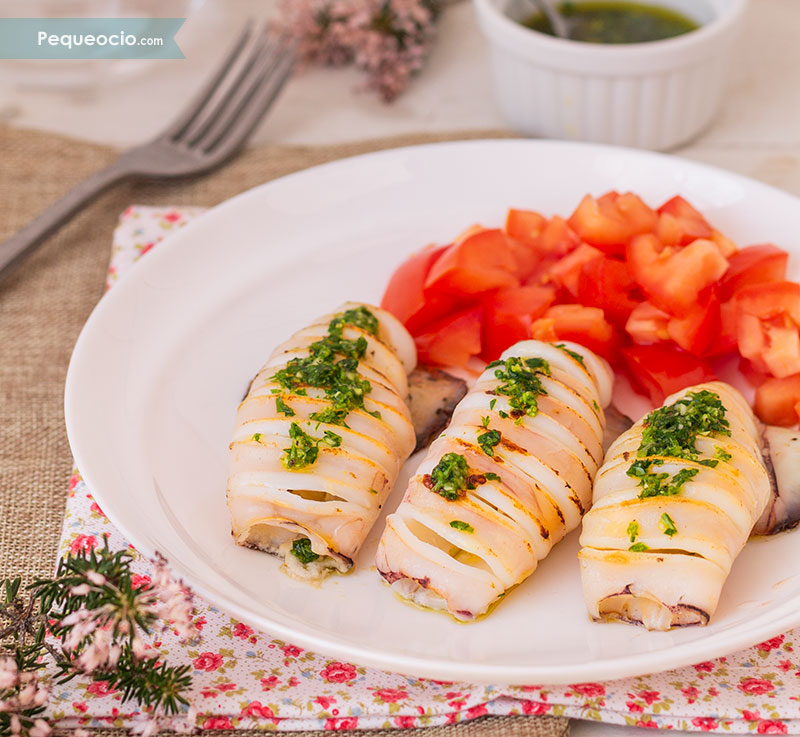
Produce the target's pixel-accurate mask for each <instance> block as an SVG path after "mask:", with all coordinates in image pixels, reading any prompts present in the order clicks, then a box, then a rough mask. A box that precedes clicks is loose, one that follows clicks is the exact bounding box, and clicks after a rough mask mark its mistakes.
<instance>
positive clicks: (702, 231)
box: [658, 196, 712, 246]
mask: <svg viewBox="0 0 800 737" xmlns="http://www.w3.org/2000/svg"><path fill="white" fill-rule="evenodd" d="M658 213H659V215H665V214H666V215H669V216H670V218H669V219H668V220H667V221H666V222H667V224H668V228H669V230H671V231H673V232H674V235H672V236H671V239H670V240H664V243H667V244H669V245H679V246H685V245H687V244H689V243H691V242H692V241H694V240H697V239H698V238H711V236H712V228H711V226H710V225H709V224H708V222H707V221H706V219H705V218H704V217H703V216H702V215H701V214H700V213H699V212H698V211H697V210H695V208H694V207H692V206H691V205H690V204H689V203H688V202H687V201H686V200H685V199H683V197H680V196H678V197H673V198H672V199H671V200H667V201H666V202H665V203H664V204H663V205H661V207H659V208H658ZM660 227H661V228H664V224H662V223H660ZM661 232H662V233H663V232H664V231H663V230H662V231H661ZM672 238H674V240H673V239H672Z"/></svg>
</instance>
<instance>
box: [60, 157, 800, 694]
mask: <svg viewBox="0 0 800 737" xmlns="http://www.w3.org/2000/svg"><path fill="white" fill-rule="evenodd" d="M609 189H617V190H620V191H624V190H632V191H634V192H637V193H639V194H640V195H642V196H643V197H644V198H645V200H647V201H649V202H650V203H652V204H657V203H660V202H662V201H663V200H665V199H667V198H668V197H671V196H672V195H674V194H675V193H680V194H683V195H684V196H686V197H687V198H688V199H689V200H690V201H691V202H692V203H694V204H695V205H696V206H698V207H699V208H700V209H701V210H702V211H703V212H704V213H705V214H706V215H707V216H708V217H709V218H710V220H711V222H713V223H714V224H715V225H716V226H717V227H718V228H720V229H721V230H722V231H724V232H725V233H727V234H730V235H731V237H733V238H734V239H736V240H737V241H738V242H740V243H742V244H749V243H757V242H764V241H773V242H775V243H778V244H780V245H782V246H783V247H785V248H789V249H791V250H793V251H797V250H798V249H800V228H799V227H798V224H799V223H800V221H798V212H800V202H798V200H796V199H794V198H793V197H790V196H789V195H787V194H784V193H782V192H779V191H777V190H774V189H771V188H769V187H766V186H765V185H762V184H759V183H756V182H753V181H750V180H747V179H744V178H742V177H739V176H734V175H732V174H729V173H726V172H723V171H719V170H715V169H711V168H708V167H705V166H701V165H698V164H693V163H690V162H687V161H682V160H680V159H676V158H670V157H667V156H661V155H658V154H651V153H644V152H637V151H628V150H624V149H616V148H609V147H603V146H595V145H581V144H572V143H555V142H546V141H481V142H468V143H449V144H441V145H432V146H421V147H414V148H406V149H399V150H394V151H387V152H383V153H377V154H371V155H367V156H361V157H357V158H353V159H348V160H345V161H340V162H336V163H333V164H328V165H325V166H321V167H318V168H315V169H311V170H308V171H305V172H301V173H299V174H294V175H292V176H289V177H285V178H283V179H280V180H278V181H275V182H272V183H270V184H266V185H264V186H261V187H257V188H256V189H253V190H251V191H249V192H245V193H244V194H242V195H240V196H238V197H235V198H233V199H232V200H229V201H228V202H226V203H224V204H222V205H220V206H219V207H216V208H214V209H213V210H211V211H210V212H208V213H207V214H205V215H203V216H202V217H201V218H199V219H198V220H196V221H195V222H193V223H191V224H189V225H188V226H187V227H186V228H184V229H182V230H180V231H179V232H177V233H175V234H174V235H172V236H171V237H170V238H169V240H168V241H167V242H165V243H164V244H163V245H162V246H160V247H159V248H158V249H156V250H155V251H154V252H153V253H152V254H150V255H148V256H147V258H145V259H144V260H143V261H142V262H141V263H140V264H139V265H137V266H136V268H135V269H134V270H133V272H132V273H131V274H130V275H129V276H127V277H125V278H123V279H122V280H121V281H120V283H119V284H118V285H117V286H115V287H114V289H113V290H111V292H109V294H108V295H107V296H105V297H104V298H103V299H102V301H101V302H100V304H99V305H98V307H97V309H96V310H95V311H94V313H93V314H92V316H91V318H90V319H89V321H88V322H87V324H86V327H85V328H84V331H83V333H82V334H81V336H80V339H79V340H78V344H77V346H76V348H75V353H74V355H73V358H72V362H71V364H70V369H69V376H68V379H67V389H66V416H67V429H68V432H69V438H70V443H71V445H72V449H73V451H74V454H75V458H76V460H77V463H78V466H79V468H80V469H81V471H82V473H83V475H84V477H85V479H86V481H87V483H88V484H89V487H90V488H91V489H92V491H93V493H94V494H95V496H96V498H97V500H98V502H99V504H100V506H101V507H102V508H103V510H104V511H105V512H106V513H107V514H108V515H109V517H110V518H111V520H112V521H113V522H114V523H115V524H116V525H117V527H118V528H119V529H120V530H121V531H122V532H123V533H124V534H125V535H126V536H127V538H128V539H129V540H130V541H131V542H132V543H133V544H134V545H135V546H136V547H137V548H138V549H139V550H141V551H143V552H144V553H146V554H153V553H154V552H155V551H160V552H161V553H163V554H164V555H165V556H166V557H167V558H168V559H169V562H170V564H171V565H172V566H173V568H174V570H175V571H176V572H177V573H178V574H180V575H181V576H183V577H185V579H186V580H187V581H188V582H189V583H190V584H191V585H192V586H193V587H194V588H195V590H197V591H198V592H199V593H201V594H202V595H203V596H205V597H206V598H207V599H208V600H209V601H211V602H213V603H214V604H216V605H218V606H220V607H223V608H224V609H226V610H228V611H229V612H230V613H231V614H232V615H234V616H235V617H238V618H239V619H241V620H243V621H245V622H247V623H249V624H251V625H253V626H255V627H259V628H261V629H263V630H265V631H267V632H269V633H270V634H273V635H276V636H278V637H281V638H285V639H287V640H289V641H292V642H295V643H297V644H298V645H302V646H303V647H306V648H310V649H313V650H316V651H319V652H323V653H327V654H329V655H331V656H333V657H336V658H339V659H344V660H351V661H355V662H357V663H361V664H364V665H371V666H375V667H379V668H384V669H386V670H394V671H399V672H403V673H407V674H410V675H416V676H427V677H432V678H440V679H447V680H465V681H471V682H494V683H514V684H519V683H565V682H577V681H585V680H598V679H608V678H615V677H621V676H629V675H634V674H644V673H649V672H654V671H658V670H662V669H666V668H672V667H676V666H681V665H688V664H691V663H695V662H698V661H701V660H705V659H708V658H711V657H715V656H721V655H724V654H726V653H728V652H731V651H733V650H735V649H737V648H740V647H744V646H747V645H751V644H754V643H756V642H758V641H760V640H764V639H766V638H767V637H770V636H773V635H775V634H776V633H778V632H780V631H783V630H785V629H788V628H790V627H791V626H794V625H797V624H800V577H798V575H797V561H798V560H800V533H788V534H783V535H779V536H777V537H776V538H774V539H770V540H766V541H756V542H754V543H750V544H749V545H748V546H747V547H746V549H745V551H744V552H743V553H742V555H741V556H740V557H739V559H738V560H737V561H736V564H735V565H734V568H733V571H732V573H731V575H730V578H729V580H728V582H727V584H726V586H725V589H724V591H723V594H722V600H721V602H720V605H719V609H718V610H717V613H716V615H715V616H714V618H713V620H712V623H711V624H710V625H709V626H708V627H705V628H689V629H685V630H682V631H674V632H669V633H649V632H646V631H644V630H642V629H638V628H636V627H631V626H628V625H622V624H593V623H592V622H590V621H589V619H588V618H587V616H586V611H585V608H584V603H583V600H582V597H581V590H580V583H579V576H578V564H577V560H576V557H575V554H576V551H577V549H578V544H577V533H573V534H572V535H571V536H570V537H569V538H568V539H567V540H566V541H565V542H563V543H562V544H560V545H559V546H557V548H556V549H555V550H554V552H553V554H552V555H551V556H550V557H549V558H548V559H547V560H545V561H544V563H543V564H542V565H541V566H540V569H539V570H537V571H536V573H535V574H534V575H533V576H532V577H531V578H530V579H529V580H528V581H526V582H525V583H524V584H522V585H521V586H520V587H519V588H518V589H517V590H515V591H514V593H513V594H512V595H511V596H509V597H508V600H507V601H505V602H504V603H503V604H502V605H501V606H500V607H498V608H497V610H496V611H495V612H494V613H493V614H492V615H491V616H490V617H488V618H487V619H485V620H483V621H479V622H477V623H474V624H469V625H460V624H456V623H454V622H453V621H451V620H449V619H448V618H446V617H444V616H442V615H439V614H433V613H430V612H424V611H420V610H416V609H414V608H412V607H409V606H405V605H404V604H402V603H401V602H400V601H399V600H398V599H397V598H395V597H394V596H393V595H392V593H391V592H390V591H389V589H388V587H387V586H385V585H384V584H383V583H382V582H381V580H380V579H379V577H378V575H377V574H376V572H375V569H374V567H373V554H374V550H375V545H376V540H377V536H378V534H379V532H380V530H381V529H382V527H383V523H382V521H379V522H378V524H377V525H376V527H375V529H374V530H373V533H372V535H371V536H370V538H369V541H368V542H367V544H366V545H365V546H364V549H363V551H362V553H361V555H360V556H359V559H358V561H357V569H356V571H355V572H354V573H353V574H351V575H349V576H345V577H336V578H332V579H330V580H328V581H326V582H325V583H324V584H323V585H322V586H321V587H320V588H311V587H309V586H307V585H304V584H301V583H298V582H296V581H293V580H290V579H289V578H287V577H286V576H285V575H283V574H282V573H280V572H279V570H278V561H277V560H276V559H275V558H272V557H270V556H267V555H263V554H261V553H258V552H254V551H251V550H245V549H243V548H239V547H237V546H235V545H234V544H233V543H232V541H231V536H230V531H229V527H228V514H227V510H226V507H225V481H226V475H227V463H228V460H227V445H228V441H229V438H230V434H231V430H232V425H233V417H234V411H235V408H236V406H237V404H238V402H239V401H240V400H241V398H242V396H243V394H244V392H245V390H246V388H247V385H248V382H249V380H250V378H251V377H252V376H253V374H254V373H255V372H256V371H257V369H258V368H259V367H260V366H261V364H262V363H263V361H264V360H266V358H267V356H268V355H269V353H270V351H271V350H272V348H273V347H274V346H275V345H276V344H277V343H279V342H280V341H282V340H283V339H285V338H286V337H287V336H289V335H290V334H291V333H292V332H293V331H294V330H296V329H298V328H300V327H302V326H303V325H305V324H306V323H307V321H308V320H309V319H310V318H313V317H315V316H317V315H319V314H323V313H325V312H327V311H329V310H330V309H331V308H333V307H335V306H336V305H338V304H339V303H340V302H342V301H344V300H346V299H356V300H366V301H378V300H379V299H380V296H381V293H382V290H383V287H384V285H385V284H386V281H387V278H388V277H389V275H390V274H391V272H392V270H393V268H394V267H395V266H396V265H397V264H398V263H399V262H400V261H401V260H402V259H403V257H404V256H406V255H407V254H408V253H410V252H412V251H414V250H416V249H418V248H419V247H421V246H422V245H424V244H426V243H428V242H431V241H437V242H447V241H448V240H449V239H451V238H452V237H453V236H455V235H456V234H457V233H458V232H460V231H461V230H463V229H464V228H465V226H467V225H469V224H470V223H473V222H481V223H484V224H487V225H498V224H500V223H501V222H502V220H503V217H504V215H505V211H506V209H507V208H508V207H509V206H516V207H529V208H534V209H536V210H539V211H541V212H544V213H548V214H550V213H561V214H564V213H568V212H570V211H571V210H572V209H573V208H574V206H575V205H576V203H577V202H578V201H579V199H580V197H581V196H582V195H583V194H585V193H586V192H591V193H594V194H600V193H602V192H604V191H606V190H609ZM795 275H796V274H795ZM403 486H404V483H403V479H401V481H400V482H398V485H397V488H395V490H394V493H393V495H392V497H391V498H390V500H389V502H388V503H387V505H386V507H387V508H393V507H394V506H396V504H397V503H398V501H399V499H400V497H401V496H402V492H403V488H402V487H403Z"/></svg>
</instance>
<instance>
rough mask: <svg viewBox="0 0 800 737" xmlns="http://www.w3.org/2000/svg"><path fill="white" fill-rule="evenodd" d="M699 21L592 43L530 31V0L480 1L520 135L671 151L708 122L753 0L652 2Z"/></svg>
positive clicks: (503, 102) (506, 107)
mask: <svg viewBox="0 0 800 737" xmlns="http://www.w3.org/2000/svg"><path fill="white" fill-rule="evenodd" d="M650 1H651V2H653V4H659V5H664V6H667V7H672V8H675V9H676V10H681V11H683V12H685V13H686V14H687V15H689V16H690V17H693V18H695V19H697V20H698V21H700V22H701V23H702V27H701V28H699V29H698V30H696V31H692V32H691V33H687V34H685V35H682V36H676V37H675V38H670V39H665V40H663V41H651V42H649V43H637V44H620V45H611V44H589V43H582V42H579V41H568V40H564V39H560V38H554V37H552V36H548V35H546V34H544V33H537V32H536V31H531V30H529V29H527V28H525V27H524V26H522V25H520V24H519V23H518V22H517V20H516V19H519V18H521V17H524V16H525V14H530V12H531V11H530V7H531V3H530V2H529V1H528V0H474V3H475V9H476V12H477V16H478V22H479V23H480V25H481V28H482V29H483V31H484V33H485V34H486V36H487V38H488V40H489V47H490V51H491V59H492V67H493V75H494V86H495V92H496V95H497V100H498V103H499V105H500V109H501V111H502V112H503V114H504V115H505V117H506V118H507V120H508V121H509V123H510V124H511V125H512V126H513V127H514V128H515V129H516V130H518V131H519V132H520V133H523V134H525V135H530V136H544V137H547V138H567V139H574V140H581V141H596V142H600V143H613V144H618V145H623V146H637V147H639V148H650V149H661V150H663V149H668V148H672V147H674V146H677V145H678V144H680V143H683V142H685V141H687V140H688V139H690V138H692V137H694V136H696V135H697V134H698V133H700V131H702V130H703V128H705V126H707V125H708V124H709V123H710V122H711V119H712V117H713V116H714V113H715V112H716V110H717V108H718V107H719V103H720V102H721V100H722V96H723V94H724V92H725V78H726V73H727V70H728V67H729V64H730V60H731V53H732V51H733V46H734V41H735V40H736V37H737V35H738V32H739V30H740V28H741V25H742V21H743V18H744V10H745V7H746V4H747V0H650Z"/></svg>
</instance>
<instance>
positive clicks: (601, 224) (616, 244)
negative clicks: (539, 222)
mask: <svg viewBox="0 0 800 737" xmlns="http://www.w3.org/2000/svg"><path fill="white" fill-rule="evenodd" d="M567 222H568V223H569V225H570V227H571V228H572V229H573V230H574V231H575V232H576V233H577V234H578V236H579V237H580V238H581V240H583V241H585V242H586V243H589V244H591V245H593V246H597V247H598V248H600V249H602V250H603V251H606V252H607V253H616V254H623V253H624V252H625V245H626V244H627V243H628V241H630V239H631V238H632V237H633V236H635V235H639V234H641V233H650V232H652V231H653V230H654V229H655V227H656V225H657V223H658V217H657V215H656V213H655V212H654V211H653V210H652V209H650V208H649V207H648V206H647V205H646V204H645V203H644V202H642V200H641V199H640V198H639V197H637V196H636V195H635V194H632V193H630V192H628V193H626V194H622V195H617V194H616V193H615V192H609V193H608V194H606V195H603V196H602V197H600V198H599V199H597V200H596V199H594V198H593V197H591V196H590V195H586V196H585V197H584V198H583V199H582V200H581V202H580V204H579V205H578V207H577V209H576V210H575V212H573V213H572V215H571V216H570V218H569V220H568V221H567Z"/></svg>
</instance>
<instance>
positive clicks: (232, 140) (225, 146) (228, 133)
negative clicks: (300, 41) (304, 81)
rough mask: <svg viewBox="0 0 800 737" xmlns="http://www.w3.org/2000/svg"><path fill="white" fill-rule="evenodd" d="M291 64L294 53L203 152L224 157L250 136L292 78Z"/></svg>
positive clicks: (284, 57) (281, 61)
mask: <svg viewBox="0 0 800 737" xmlns="http://www.w3.org/2000/svg"><path fill="white" fill-rule="evenodd" d="M294 63H295V56H294V53H293V52H290V53H288V54H284V55H283V56H282V57H281V59H280V60H279V63H278V66H277V67H276V68H275V70H274V71H273V72H272V73H271V74H270V76H269V79H267V80H263V81H262V84H261V86H260V87H259V88H258V89H257V90H256V91H255V93H254V94H253V95H252V96H251V97H250V98H249V99H248V100H247V101H246V105H245V106H243V109H242V110H241V111H240V114H239V116H238V117H237V118H234V119H233V120H232V121H231V125H230V126H229V127H228V128H226V129H225V130H222V131H221V132H220V134H219V135H218V136H217V138H216V139H214V140H212V141H210V142H209V143H207V144H206V148H205V153H206V154H208V155H210V156H211V157H212V158H214V159H215V160H221V159H224V158H225V157H227V156H229V155H230V154H231V153H232V152H233V151H234V150H235V149H236V148H237V147H238V146H239V145H240V144H241V143H242V141H244V140H245V139H246V138H247V136H249V135H250V133H251V132H252V130H253V128H255V127H256V125H257V124H258V123H259V121H260V120H261V119H262V117H263V116H264V114H265V113H266V111H267V110H269V108H270V106H271V105H272V103H273V102H274V101H275V98H276V97H277V96H278V95H279V94H280V92H281V90H282V89H283V87H284V85H285V84H286V82H287V81H288V80H289V78H290V77H291V75H292V70H293V69H294Z"/></svg>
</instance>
